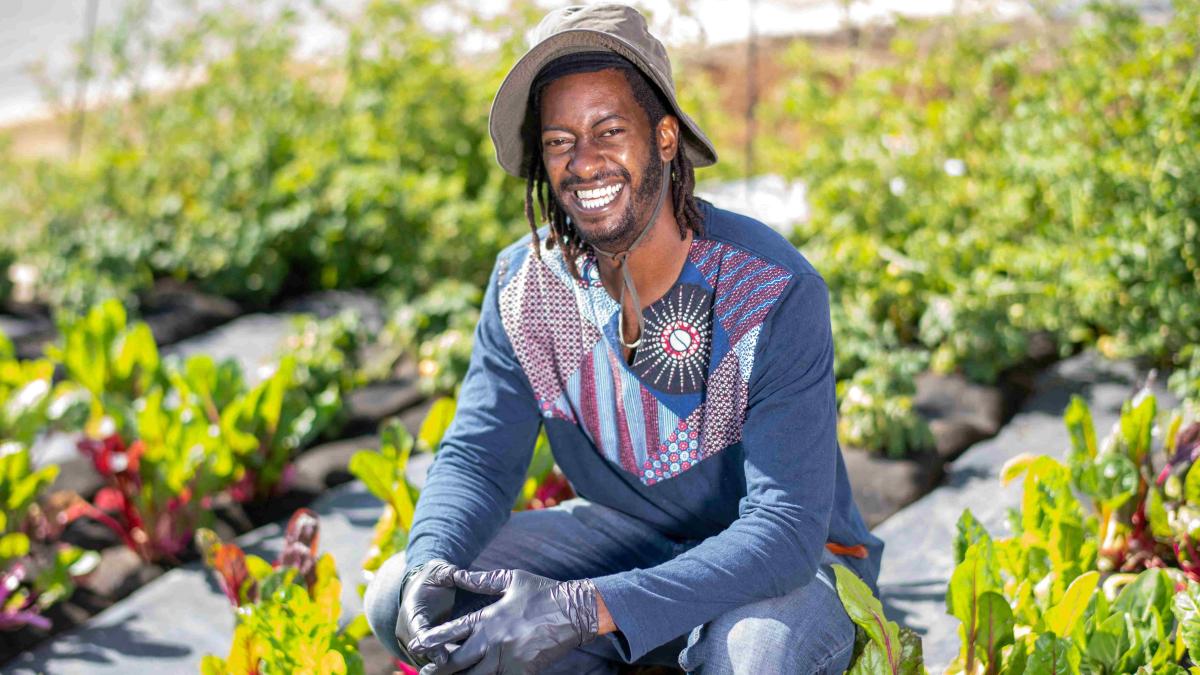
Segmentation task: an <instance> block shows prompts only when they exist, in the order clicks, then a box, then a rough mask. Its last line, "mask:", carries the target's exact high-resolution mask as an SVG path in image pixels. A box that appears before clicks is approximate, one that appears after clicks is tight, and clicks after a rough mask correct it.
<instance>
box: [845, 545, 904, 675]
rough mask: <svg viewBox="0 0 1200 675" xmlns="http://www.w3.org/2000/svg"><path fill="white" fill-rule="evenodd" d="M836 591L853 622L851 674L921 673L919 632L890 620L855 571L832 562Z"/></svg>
mask: <svg viewBox="0 0 1200 675" xmlns="http://www.w3.org/2000/svg"><path fill="white" fill-rule="evenodd" d="M833 572H834V575H835V576H836V577H837V592H838V597H839V598H841V601H842V606H843V607H845V609H846V614H847V615H849V617H850V620H851V621H853V622H854V626H855V640H854V654H853V656H852V657H851V660H850V668H849V670H847V671H846V672H847V673H849V674H850V675H921V674H923V673H924V672H925V666H924V661H923V658H922V649H921V636H920V635H917V634H916V632H914V631H913V630H912V629H910V628H906V627H902V626H899V625H898V624H896V622H895V621H889V620H888V618H887V617H886V616H884V614H883V604H882V603H880V602H879V599H878V598H876V597H875V595H874V594H873V593H871V589H870V587H869V586H867V585H866V584H865V583H863V581H862V579H859V578H858V575H856V574H855V573H854V572H852V571H851V570H850V569H849V568H847V567H845V566H843V565H834V566H833Z"/></svg>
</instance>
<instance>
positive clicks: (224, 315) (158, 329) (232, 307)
mask: <svg viewBox="0 0 1200 675" xmlns="http://www.w3.org/2000/svg"><path fill="white" fill-rule="evenodd" d="M241 311H242V310H241V308H240V307H239V306H238V304H237V303H236V302H233V301H232V300H228V299H226V298H222V297H218V296H215V295H208V294H207V293H201V292H200V291H198V290H196V289H195V288H193V287H191V286H190V285H188V284H184V283H181V282H178V281H175V280H173V279H159V280H158V281H156V282H155V283H154V287H153V288H151V289H150V290H149V291H148V292H147V293H146V294H145V296H144V297H143V298H142V300H141V307H140V314H141V318H142V320H143V321H145V322H146V324H147V325H149V326H150V332H151V333H153V334H154V340H155V342H157V343H158V346H159V347H162V346H165V345H169V344H174V343H176V342H179V341H180V340H183V339H185V338H189V337H191V336H193V335H197V334H199V333H202V332H204V331H206V330H208V329H210V328H212V327H214V326H218V325H220V324H223V323H226V322H228V321H231V320H233V319H234V318H236V317H237V316H238V314H240V313H241Z"/></svg>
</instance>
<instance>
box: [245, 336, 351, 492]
mask: <svg viewBox="0 0 1200 675" xmlns="http://www.w3.org/2000/svg"><path fill="white" fill-rule="evenodd" d="M304 372H305V371H304V369H302V368H300V367H299V366H297V363H296V359H295V357H293V356H292V355H291V354H285V355H284V356H283V357H282V358H281V359H280V360H279V362H278V364H276V366H275V367H274V371H273V372H272V373H271V375H270V377H268V378H266V379H265V380H263V381H262V382H260V383H258V384H257V385H255V386H254V387H252V388H251V389H250V390H249V391H248V392H246V393H245V394H244V395H242V396H239V397H238V398H235V399H234V400H232V401H231V402H230V403H229V405H228V406H226V408H225V409H224V411H223V413H222V432H223V433H222V436H223V438H224V439H225V441H226V442H227V443H229V445H230V447H231V448H232V449H233V452H234V453H235V454H236V456H237V457H238V461H239V462H240V463H241V465H242V466H243V467H244V468H245V473H244V474H243V475H242V477H241V479H240V480H239V483H238V485H237V486H235V488H234V494H235V497H236V498H238V499H240V500H246V499H264V498H266V497H267V496H269V495H271V494H273V493H275V492H277V491H279V490H282V489H285V488H286V487H287V485H286V482H285V481H284V478H285V476H286V472H287V467H288V466H289V465H290V463H291V460H292V457H293V456H294V454H295V452H296V451H297V450H298V449H300V448H301V447H303V446H304V445H306V444H307V443H308V442H309V441H311V440H312V439H314V438H316V437H317V435H318V434H320V433H321V431H322V430H324V429H325V428H326V427H327V426H328V425H329V424H330V423H331V422H332V420H333V419H334V418H335V416H336V415H337V413H338V411H339V410H340V409H341V401H342V398H341V390H340V389H339V388H338V384H337V383H336V382H335V383H331V384H329V385H328V386H326V388H325V389H323V390H321V391H320V392H319V393H317V394H316V395H315V396H310V395H309V393H308V392H307V391H305V389H304V388H303V387H302V386H301V385H300V383H299V382H298V379H299V378H300V377H302V376H303V375H304Z"/></svg>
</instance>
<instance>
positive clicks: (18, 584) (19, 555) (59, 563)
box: [0, 441, 100, 630]
mask: <svg viewBox="0 0 1200 675" xmlns="http://www.w3.org/2000/svg"><path fill="white" fill-rule="evenodd" d="M57 475H58V467H57V466H55V465H50V466H45V467H42V468H40V469H35V468H34V467H33V464H32V461H31V460H30V456H29V450H28V449H27V448H25V447H24V446H22V445H21V444H19V443H16V442H13V441H9V442H6V443H0V506H2V507H3V510H2V511H0V630H11V629H15V628H20V627H22V626H26V625H28V626H34V627H37V628H41V629H48V628H49V627H50V620H49V619H48V618H46V617H45V616H43V615H42V612H43V611H44V610H46V609H47V608H49V607H50V606H51V605H53V604H54V603H56V602H58V601H60V600H63V599H66V598H68V597H70V595H71V594H72V593H73V592H74V590H75V579H76V578H77V577H80V576H83V575H85V574H88V573H89V572H91V571H92V570H93V569H95V567H96V565H97V564H98V563H99V561H100V556H99V555H98V554H97V553H95V552H93V551H84V550H82V549H79V548H76V547H74V546H69V545H67V544H63V543H61V542H57V541H55V539H56V538H57V535H58V534H59V533H60V530H61V524H60V522H59V521H58V519H57V517H56V516H57V514H56V513H55V512H54V510H53V509H52V508H50V507H49V506H47V507H46V508H43V507H42V506H40V505H39V503H38V500H39V498H40V497H42V496H43V493H44V492H45V490H46V489H47V488H48V487H49V486H50V484H51V483H53V482H54V479H55V477H56V476H57Z"/></svg>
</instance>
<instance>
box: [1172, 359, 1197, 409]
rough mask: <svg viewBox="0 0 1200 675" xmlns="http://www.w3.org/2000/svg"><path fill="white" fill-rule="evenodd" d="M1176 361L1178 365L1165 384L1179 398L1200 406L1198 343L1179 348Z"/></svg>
mask: <svg viewBox="0 0 1200 675" xmlns="http://www.w3.org/2000/svg"><path fill="white" fill-rule="evenodd" d="M1176 363H1178V364H1179V367H1178V369H1176V370H1175V372H1173V373H1171V377H1170V379H1169V380H1168V381H1167V384H1168V385H1169V386H1170V387H1171V391H1172V393H1174V394H1175V395H1176V396H1178V397H1179V398H1180V399H1182V400H1184V401H1185V402H1189V403H1191V404H1192V405H1194V406H1196V407H1197V408H1200V343H1197V344H1191V345H1187V346H1186V347H1184V348H1183V349H1181V350H1179V354H1178V355H1177V357H1176Z"/></svg>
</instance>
